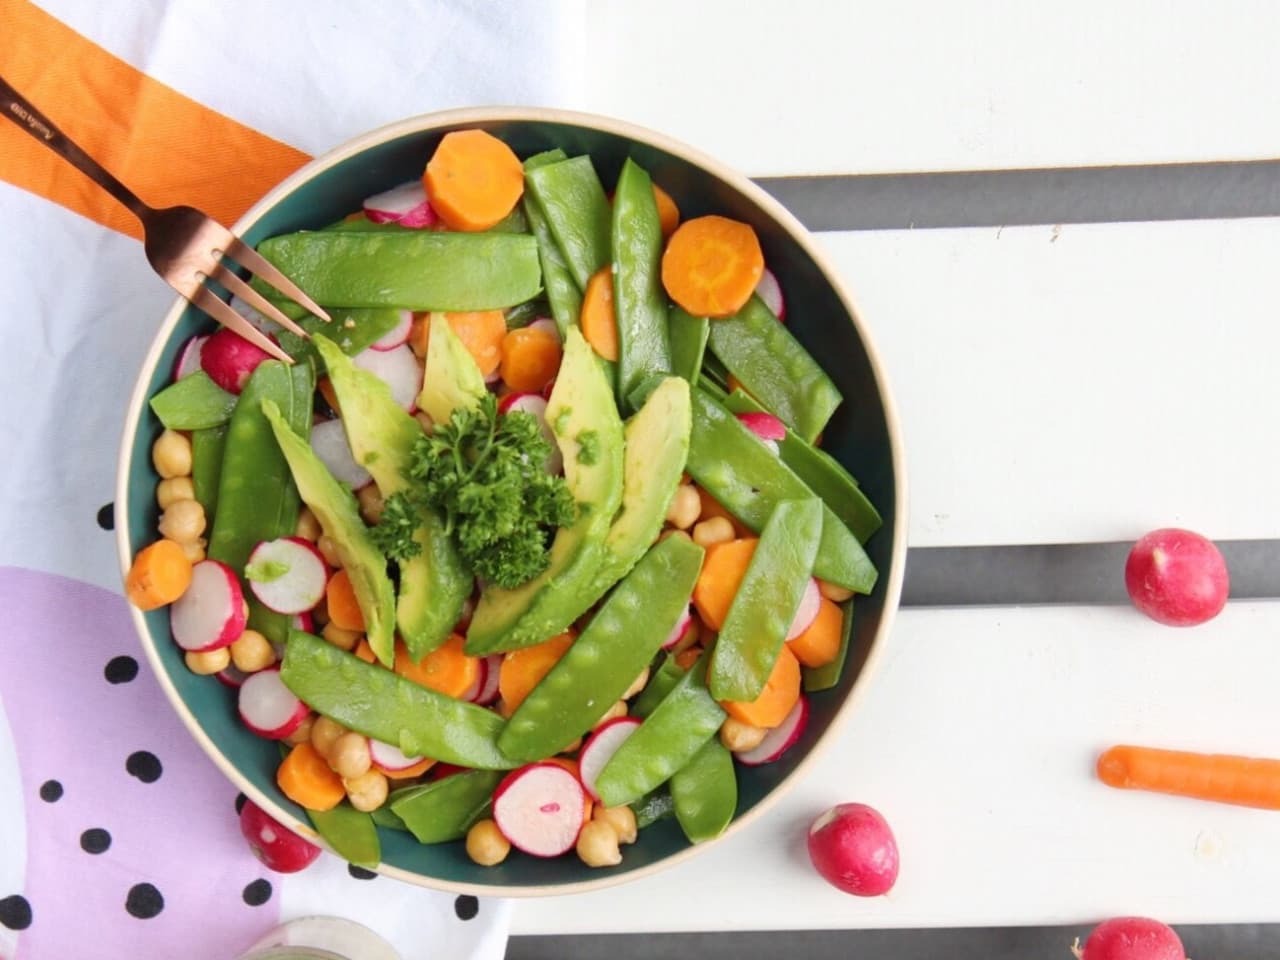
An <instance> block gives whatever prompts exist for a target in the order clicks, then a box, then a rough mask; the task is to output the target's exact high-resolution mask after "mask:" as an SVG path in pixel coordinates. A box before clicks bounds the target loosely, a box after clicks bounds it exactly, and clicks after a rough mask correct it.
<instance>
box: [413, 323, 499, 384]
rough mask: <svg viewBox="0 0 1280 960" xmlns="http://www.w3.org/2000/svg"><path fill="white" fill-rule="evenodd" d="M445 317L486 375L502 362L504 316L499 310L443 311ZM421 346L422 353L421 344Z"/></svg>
mask: <svg viewBox="0 0 1280 960" xmlns="http://www.w3.org/2000/svg"><path fill="white" fill-rule="evenodd" d="M445 318H446V319H447V320H448V321H449V326H450V327H452V328H453V332H454V333H456V334H457V335H458V339H459V340H461V341H462V345H463V346H464V347H466V348H467V352H468V353H469V354H471V356H472V357H474V358H475V361H476V366H478V367H479V368H480V372H481V373H483V374H484V375H485V376H486V377H487V376H488V375H489V374H491V373H493V371H495V370H497V369H498V364H499V363H501V362H502V341H503V340H504V339H506V336H507V318H506V317H504V316H503V314H502V311H501V310H472V311H469V312H459V313H446V314H445ZM428 339H429V338H428ZM423 350H424V356H425V350H426V347H425V346H424V347H423Z"/></svg>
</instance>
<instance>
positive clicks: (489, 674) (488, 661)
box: [472, 653, 502, 707]
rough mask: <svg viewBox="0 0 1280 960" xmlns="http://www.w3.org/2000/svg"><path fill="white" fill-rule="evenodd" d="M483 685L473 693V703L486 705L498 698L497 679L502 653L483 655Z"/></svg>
mask: <svg viewBox="0 0 1280 960" xmlns="http://www.w3.org/2000/svg"><path fill="white" fill-rule="evenodd" d="M484 659H485V677H484V686H482V687H481V688H480V692H479V693H477V694H476V695H475V698H474V700H473V701H472V702H473V703H477V704H479V705H480V706H482V707H487V706H489V705H490V704H492V703H493V702H494V701H496V700H497V699H498V679H499V677H500V673H501V670H502V654H500V653H493V654H490V655H489V656H487V657H485V658H484Z"/></svg>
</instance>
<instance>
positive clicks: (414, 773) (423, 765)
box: [374, 757, 436, 780]
mask: <svg viewBox="0 0 1280 960" xmlns="http://www.w3.org/2000/svg"><path fill="white" fill-rule="evenodd" d="M435 764H436V762H435V761H434V760H432V759H431V758H430V757H423V758H422V759H421V760H419V761H418V762H417V763H415V764H414V765H413V766H411V767H405V768H404V769H403V770H388V769H387V768H386V767H383V766H379V765H378V764H376V763H375V764H374V766H375V767H377V768H378V769H379V770H380V771H382V775H383V776H385V777H386V778H387V779H388V780H410V779H412V778H413V777H420V776H422V775H423V774H424V773H426V772H427V771H428V770H430V769H431V768H432V767H434V766H435Z"/></svg>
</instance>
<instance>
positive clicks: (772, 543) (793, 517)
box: [708, 497, 822, 700]
mask: <svg viewBox="0 0 1280 960" xmlns="http://www.w3.org/2000/svg"><path fill="white" fill-rule="evenodd" d="M821 532H822V501H821V500H819V499H818V498H817V497H809V498H808V499H806V500H779V501H778V502H777V504H775V505H774V508H773V512H772V513H770V514H769V519H768V521H766V522H765V525H764V529H763V530H762V531H760V542H759V543H758V544H756V549H755V552H754V553H753V554H752V555H751V562H750V563H749V564H748V565H747V571H746V573H745V574H744V575H743V577H742V583H741V585H739V587H738V591H737V593H735V594H734V596H733V602H732V603H731V604H730V605H729V612H728V613H727V614H726V615H725V618H724V624H723V625H722V626H721V627H720V636H719V638H718V639H717V640H716V645H715V649H714V650H713V652H712V654H711V670H710V672H709V674H708V686H709V687H710V689H711V695H712V696H713V697H715V698H716V699H717V700H754V699H755V698H756V697H758V696H760V692H761V691H762V690H764V685H765V682H766V681H767V680H768V679H769V674H770V673H772V672H773V665H774V662H775V661H776V660H777V659H778V651H779V650H781V649H782V643H783V641H784V640H785V639H786V636H787V630H788V629H789V628H790V627H791V621H792V620H794V619H795V615H796V611H797V610H798V609H799V608H800V600H801V598H802V597H803V596H804V591H805V588H806V587H807V586H808V584H809V580H810V573H811V572H812V571H813V558H814V556H815V555H816V554H817V552H818V537H819V535H820V534H821Z"/></svg>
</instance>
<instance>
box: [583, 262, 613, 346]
mask: <svg viewBox="0 0 1280 960" xmlns="http://www.w3.org/2000/svg"><path fill="white" fill-rule="evenodd" d="M578 326H580V327H581V328H582V335H583V336H584V337H585V338H586V340H587V343H589V344H591V349H593V350H594V351H595V352H596V353H597V354H598V355H600V356H602V357H604V358H605V359H606V360H613V361H617V359H618V320H617V317H616V316H615V315H614V312H613V271H612V270H611V269H610V268H609V267H601V268H600V269H599V270H597V271H596V272H595V273H593V274H592V275H591V279H590V280H588V281H587V289H586V290H585V291H583V294H582V311H581V312H580V313H579V314H578Z"/></svg>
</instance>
